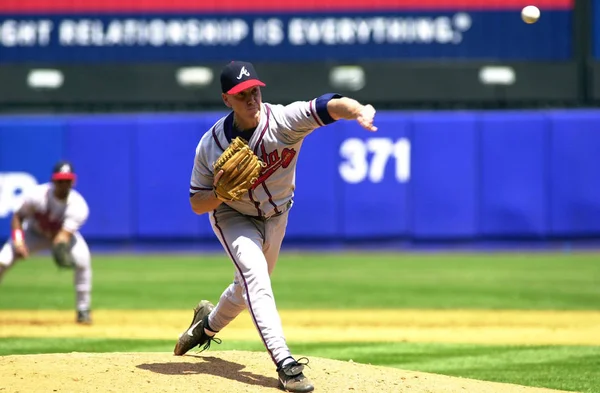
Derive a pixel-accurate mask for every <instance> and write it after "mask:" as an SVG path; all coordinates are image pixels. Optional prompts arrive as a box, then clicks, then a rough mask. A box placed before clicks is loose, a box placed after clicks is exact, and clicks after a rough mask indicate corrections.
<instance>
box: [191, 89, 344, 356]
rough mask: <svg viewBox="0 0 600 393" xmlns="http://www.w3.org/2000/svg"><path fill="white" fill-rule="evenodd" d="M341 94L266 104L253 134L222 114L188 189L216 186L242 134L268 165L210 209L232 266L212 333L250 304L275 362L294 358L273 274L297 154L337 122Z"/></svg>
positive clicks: (202, 142)
mask: <svg viewBox="0 0 600 393" xmlns="http://www.w3.org/2000/svg"><path fill="white" fill-rule="evenodd" d="M338 97H340V96H339V95H336V94H327V95H323V96H321V97H319V98H316V99H314V100H312V101H299V102H295V103H292V104H290V105H287V106H283V105H272V104H268V103H262V104H261V115H260V122H259V124H258V127H257V128H256V129H255V131H254V132H253V133H252V135H251V136H250V135H249V133H247V132H242V133H240V132H239V131H237V130H236V129H235V127H234V125H233V113H230V114H229V115H228V116H226V117H224V118H222V119H220V120H219V121H217V123H216V124H215V125H214V126H213V127H212V128H211V129H210V130H209V131H208V132H207V133H206V134H205V135H204V136H203V137H202V139H201V140H200V143H199V144H198V147H197V149H196V157H195V161H194V168H193V171H192V176H191V185H190V194H191V195H193V194H194V193H196V192H198V191H200V190H212V188H213V169H212V165H213V163H214V162H215V161H217V159H218V158H219V156H220V155H221V153H223V151H224V150H225V149H226V148H227V146H229V144H230V142H231V140H232V139H234V138H235V137H236V136H241V137H243V138H244V139H246V140H247V141H248V142H249V145H250V148H251V149H253V150H254V152H255V153H256V154H257V155H258V156H259V157H260V158H261V159H262V160H263V161H264V162H265V163H266V164H267V166H266V167H265V168H264V169H263V171H262V172H261V175H260V177H259V179H258V181H257V182H256V183H255V184H254V186H253V189H252V190H250V191H249V192H248V193H247V194H245V195H244V196H243V198H242V199H241V200H239V201H235V202H224V203H222V204H221V205H220V206H219V207H218V208H217V209H216V210H214V211H213V212H211V213H210V221H211V224H212V227H213V230H214V232H215V234H216V235H217V237H218V238H219V240H220V242H221V244H222V245H223V247H224V249H225V251H226V252H227V254H228V255H229V257H230V258H231V260H232V262H233V264H234V265H235V269H236V271H235V278H234V282H233V283H232V284H231V285H230V286H229V287H228V288H227V289H226V290H225V291H224V292H223V294H222V295H221V298H220V300H219V302H218V304H217V306H216V307H215V309H214V310H213V312H211V314H210V315H209V321H208V324H209V326H210V328H211V329H212V330H214V331H220V330H221V329H223V328H224V327H225V326H227V325H228V324H229V323H230V322H231V321H232V320H233V319H234V318H235V317H236V316H237V315H239V313H240V312H242V311H243V310H244V309H245V308H246V307H247V308H248V311H249V313H250V316H251V318H252V320H253V322H254V324H255V326H256V327H257V329H258V331H259V333H260V336H261V339H262V341H263V343H264V345H265V347H266V348H267V350H268V351H269V354H270V355H271V357H272V359H273V361H274V363H275V364H278V363H279V362H280V361H282V360H283V359H285V358H287V357H289V356H291V353H290V350H289V349H288V346H287V344H286V341H285V337H284V334H283V329H282V325H281V320H280V318H279V315H278V312H277V309H276V304H275V299H274V296H273V291H272V289H271V281H270V274H271V272H272V271H273V269H274V268H275V264H276V262H277V258H278V256H279V250H280V248H281V243H282V241H283V238H284V235H285V230H286V226H287V219H288V211H289V209H290V208H291V206H292V203H293V196H294V187H295V174H296V163H297V159H298V153H299V152H300V148H301V146H302V142H303V140H304V138H305V137H306V136H307V135H308V134H310V133H311V132H312V131H313V130H314V129H315V128H318V127H320V126H323V125H325V124H329V123H332V122H334V119H333V118H332V117H331V116H330V114H329V112H328V111H327V103H328V102H329V101H330V100H331V99H332V98H338Z"/></svg>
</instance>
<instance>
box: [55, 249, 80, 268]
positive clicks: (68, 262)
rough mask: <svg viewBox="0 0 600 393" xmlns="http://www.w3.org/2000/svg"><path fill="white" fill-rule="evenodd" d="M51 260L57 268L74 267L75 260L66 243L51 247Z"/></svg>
mask: <svg viewBox="0 0 600 393" xmlns="http://www.w3.org/2000/svg"><path fill="white" fill-rule="evenodd" d="M52 258H53V259H54V262H55V263H56V265H57V266H58V267H59V268H63V269H72V268H74V267H75V260H74V259H73V255H72V254H71V251H70V250H69V245H68V244H67V243H57V244H54V245H53V246H52Z"/></svg>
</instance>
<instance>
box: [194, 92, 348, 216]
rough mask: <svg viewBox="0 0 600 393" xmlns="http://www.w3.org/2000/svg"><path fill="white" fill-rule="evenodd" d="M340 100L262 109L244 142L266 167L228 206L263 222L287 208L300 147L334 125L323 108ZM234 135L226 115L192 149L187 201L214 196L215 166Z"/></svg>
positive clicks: (265, 105)
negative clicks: (207, 192)
mask: <svg viewBox="0 0 600 393" xmlns="http://www.w3.org/2000/svg"><path fill="white" fill-rule="evenodd" d="M338 97H341V96H340V95H338V94H325V95H323V96H321V97H318V98H316V99H314V100H311V101H297V102H294V103H292V104H289V105H287V106H283V105H273V104H268V103H263V104H261V115H260V122H259V124H258V127H257V128H256V130H255V131H254V132H253V133H252V134H251V136H250V138H248V137H247V136H246V137H245V138H244V139H247V140H248V139H249V140H248V144H249V145H250V148H251V149H253V150H254V153H256V155H258V156H259V157H260V158H261V159H262V160H263V161H264V162H265V163H266V164H267V165H266V167H265V168H264V169H263V170H262V172H261V174H260V176H259V179H258V181H257V182H256V183H255V184H254V185H253V187H252V189H251V190H250V191H249V192H248V193H247V194H246V195H244V196H243V198H242V199H241V200H239V201H234V202H226V203H227V204H228V205H229V206H231V207H232V208H233V209H235V210H237V211H239V212H240V213H242V214H246V215H251V216H261V217H269V216H272V215H273V214H277V213H279V212H281V211H282V210H284V209H285V206H289V205H288V204H290V203H291V202H292V199H293V197H294V188H295V174H296V163H297V156H298V153H299V152H300V147H301V146H302V142H303V140H304V138H305V137H306V136H307V135H308V134H310V133H311V132H312V131H313V130H314V129H316V128H318V127H320V126H323V125H326V124H330V123H333V122H334V121H335V120H334V119H333V118H332V117H331V115H330V114H329V112H328V111H327V103H328V102H329V100H331V99H332V98H338ZM235 132H236V131H235V130H234V126H233V113H230V114H229V115H228V116H225V117H223V118H222V119H220V120H219V121H218V122H217V123H216V124H215V125H214V126H213V128H212V129H211V130H210V131H208V132H207V133H206V134H204V136H203V137H202V139H201V140H200V142H199V143H198V146H197V148H196V158H195V160H194V168H193V171H192V176H191V185H190V195H193V194H194V193H196V192H198V191H201V190H212V184H213V163H214V162H215V161H216V160H217V159H218V158H219V156H220V155H221V154H222V153H223V151H224V150H225V148H226V147H227V146H229V144H230V143H231V140H232V138H233V137H234V134H235ZM237 135H239V136H242V137H244V136H245V135H244V133H238V134H237ZM248 136H249V135H248Z"/></svg>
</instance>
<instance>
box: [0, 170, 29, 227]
mask: <svg viewBox="0 0 600 393" xmlns="http://www.w3.org/2000/svg"><path fill="white" fill-rule="evenodd" d="M37 184H38V182H37V180H36V179H35V177H33V176H32V175H31V174H29V173H26V172H0V218H5V217H8V216H9V215H10V214H12V213H13V212H14V211H15V210H16V209H17V208H18V207H19V206H20V205H21V203H22V201H23V197H24V196H23V192H24V191H26V190H27V189H28V188H30V187H33V186H35V185H37Z"/></svg>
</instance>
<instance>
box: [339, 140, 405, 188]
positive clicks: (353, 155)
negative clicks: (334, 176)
mask: <svg viewBox="0 0 600 393" xmlns="http://www.w3.org/2000/svg"><path fill="white" fill-rule="evenodd" d="M340 156H341V157H342V162H341V163H340V166H339V171H340V176H341V177H342V179H344V181H346V182H347V183H353V184H355V183H361V182H363V181H365V180H368V181H370V182H372V183H380V182H382V181H383V179H384V176H385V169H386V167H387V165H388V162H389V161H390V160H391V161H393V168H394V172H395V177H396V181H398V182H399V183H406V182H408V181H409V180H410V141H409V140H408V139H406V138H400V139H398V140H393V139H391V138H369V139H359V138H350V139H346V140H345V141H344V142H342V144H341V146H340Z"/></svg>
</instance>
